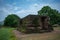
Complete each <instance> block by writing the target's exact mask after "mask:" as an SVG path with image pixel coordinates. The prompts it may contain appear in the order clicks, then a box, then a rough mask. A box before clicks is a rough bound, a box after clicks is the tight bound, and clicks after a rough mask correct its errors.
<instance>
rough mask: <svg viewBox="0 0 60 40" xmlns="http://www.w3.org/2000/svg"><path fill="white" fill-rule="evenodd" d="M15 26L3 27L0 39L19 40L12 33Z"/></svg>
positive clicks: (0, 31) (0, 30)
mask: <svg viewBox="0 0 60 40" xmlns="http://www.w3.org/2000/svg"><path fill="white" fill-rule="evenodd" d="M12 30H13V28H1V29H0V40H17V39H16V37H15V36H14V34H13V33H12Z"/></svg>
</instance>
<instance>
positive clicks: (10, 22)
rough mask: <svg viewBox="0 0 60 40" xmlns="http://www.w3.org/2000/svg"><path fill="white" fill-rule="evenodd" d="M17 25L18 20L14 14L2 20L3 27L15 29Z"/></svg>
mask: <svg viewBox="0 0 60 40" xmlns="http://www.w3.org/2000/svg"><path fill="white" fill-rule="evenodd" d="M19 23H20V18H19V17H18V16H17V15H15V14H11V15H8V16H7V17H6V18H5V20H4V26H11V27H17V26H19Z"/></svg>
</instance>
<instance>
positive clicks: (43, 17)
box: [41, 16, 47, 30]
mask: <svg viewBox="0 0 60 40" xmlns="http://www.w3.org/2000/svg"><path fill="white" fill-rule="evenodd" d="M46 18H47V17H46V16H42V17H41V23H42V29H43V30H46V28H45V19H46Z"/></svg>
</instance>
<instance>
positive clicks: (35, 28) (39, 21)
mask: <svg viewBox="0 0 60 40" xmlns="http://www.w3.org/2000/svg"><path fill="white" fill-rule="evenodd" d="M49 21H50V18H49V17H48V16H40V15H28V16H26V17H24V18H23V19H21V21H20V22H21V27H23V26H24V27H26V30H27V31H32V32H42V31H52V29H53V28H52V27H51V26H50V23H49Z"/></svg>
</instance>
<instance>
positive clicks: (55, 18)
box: [38, 6, 60, 24]
mask: <svg viewBox="0 0 60 40" xmlns="http://www.w3.org/2000/svg"><path fill="white" fill-rule="evenodd" d="M38 15H43V16H49V17H50V23H51V24H59V23H60V21H59V20H60V14H59V12H58V11H57V10H56V9H52V8H51V7H49V6H44V7H43V8H42V9H41V10H39V11H38Z"/></svg>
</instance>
